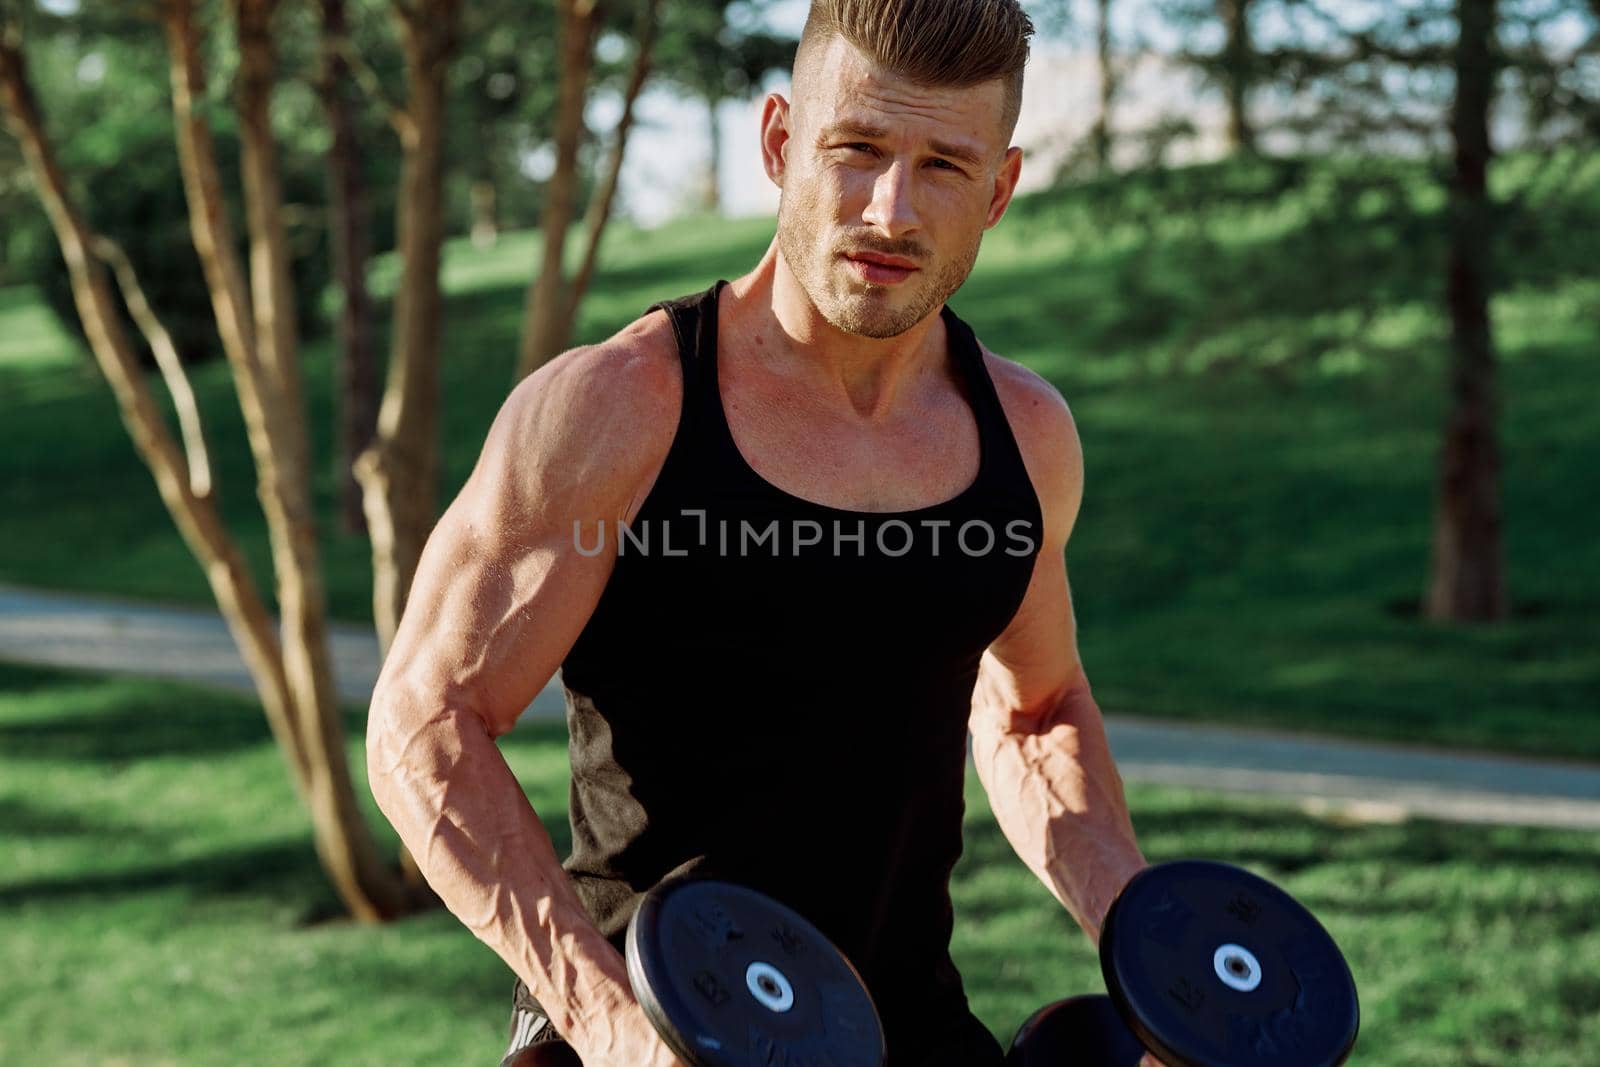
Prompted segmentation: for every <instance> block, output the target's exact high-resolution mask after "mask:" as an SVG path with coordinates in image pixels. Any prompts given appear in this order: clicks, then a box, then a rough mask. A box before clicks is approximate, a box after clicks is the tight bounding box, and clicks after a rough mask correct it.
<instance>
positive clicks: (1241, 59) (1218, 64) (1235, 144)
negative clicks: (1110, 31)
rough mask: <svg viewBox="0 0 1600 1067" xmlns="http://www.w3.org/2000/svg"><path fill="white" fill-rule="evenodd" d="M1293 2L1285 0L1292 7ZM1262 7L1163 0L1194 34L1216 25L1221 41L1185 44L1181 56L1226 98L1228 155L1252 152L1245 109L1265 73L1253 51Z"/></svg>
mask: <svg viewBox="0 0 1600 1067" xmlns="http://www.w3.org/2000/svg"><path fill="white" fill-rule="evenodd" d="M1294 3H1295V0H1286V6H1293V5H1294ZM1262 6H1263V5H1262V4H1261V3H1260V0H1165V2H1164V3H1163V5H1162V7H1163V10H1164V13H1165V15H1166V17H1167V18H1168V19H1169V20H1170V21H1172V22H1173V23H1174V24H1176V25H1177V26H1178V27H1179V28H1180V29H1182V30H1184V31H1185V32H1186V33H1187V34H1188V35H1190V36H1195V35H1197V34H1199V33H1200V32H1203V31H1207V30H1213V29H1219V28H1220V30H1221V32H1222V38H1223V40H1222V45H1221V47H1220V48H1216V49H1205V48H1201V47H1196V46H1190V47H1187V48H1186V49H1185V50H1184V51H1183V53H1182V56H1183V58H1184V59H1185V60H1186V61H1188V62H1189V63H1191V64H1193V65H1194V66H1195V67H1196V68H1198V69H1199V70H1200V72H1201V73H1202V74H1203V75H1204V76H1205V78H1206V80H1207V81H1209V82H1211V83H1212V84H1214V85H1218V86H1220V87H1221V88H1222V93H1223V97H1224V99H1225V100H1226V102H1227V108H1228V125H1227V144H1228V150H1229V152H1230V153H1240V152H1254V151H1255V150H1256V144H1257V131H1256V125H1255V122H1254V120H1253V119H1252V116H1251V112H1250V104H1251V96H1252V92H1253V90H1254V89H1255V87H1256V86H1257V85H1258V84H1259V83H1260V82H1261V81H1262V80H1263V78H1264V77H1267V76H1268V75H1267V72H1266V71H1264V70H1263V67H1262V63H1261V57H1260V55H1259V54H1258V52H1257V48H1256V41H1255V36H1254V33H1253V22H1254V20H1255V18H1256V15H1257V11H1258V9H1259V8H1260V7H1262Z"/></svg>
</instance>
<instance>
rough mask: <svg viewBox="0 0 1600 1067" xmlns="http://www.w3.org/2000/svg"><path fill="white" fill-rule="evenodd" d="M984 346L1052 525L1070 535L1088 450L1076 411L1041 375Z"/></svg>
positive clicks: (1002, 402)
mask: <svg viewBox="0 0 1600 1067" xmlns="http://www.w3.org/2000/svg"><path fill="white" fill-rule="evenodd" d="M979 347H980V349H981V350H982V352H983V360H984V367H985V369H986V370H988V372H989V378H990V380H991V381H993V382H994V388H995V392H996V393H997V394H999V397H1000V406H1001V407H1002V408H1003V409H1004V410H1005V413H1006V421H1007V422H1008V423H1010V425H1011V435H1012V436H1013V437H1014V438H1016V442H1017V448H1018V450H1019V451H1021V453H1022V461H1023V465H1024V466H1025V467H1027V470H1028V478H1029V480H1030V481H1032V482H1033V486H1034V491H1035V492H1036V493H1038V494H1039V504H1040V506H1041V507H1042V508H1043V509H1044V512H1045V520H1046V525H1047V526H1048V527H1055V528H1058V529H1062V528H1064V529H1065V530H1067V531H1070V529H1071V527H1072V524H1073V523H1074V521H1075V520H1076V517H1077V512H1078V506H1079V502H1080V501H1081V499H1082V494H1083V447H1082V444H1081V442H1080V441H1079V440H1078V427H1077V424H1076V422H1074V420H1073V418H1072V411H1071V409H1069V408H1068V407H1067V401H1066V399H1065V398H1064V397H1063V396H1062V395H1061V392H1060V391H1059V390H1058V389H1056V387H1055V386H1053V385H1051V384H1050V382H1049V381H1047V380H1046V379H1045V378H1044V377H1043V376H1042V375H1040V374H1039V373H1038V372H1036V371H1034V370H1031V369H1029V368H1028V367H1024V366H1023V365H1022V364H1020V363H1017V362H1016V361H1014V360H1009V359H1005V358H1003V357H1001V356H998V355H996V354H995V353H994V352H992V351H990V350H989V348H988V347H987V346H983V345H982V344H980V346H979ZM1063 537H1064V534H1063Z"/></svg>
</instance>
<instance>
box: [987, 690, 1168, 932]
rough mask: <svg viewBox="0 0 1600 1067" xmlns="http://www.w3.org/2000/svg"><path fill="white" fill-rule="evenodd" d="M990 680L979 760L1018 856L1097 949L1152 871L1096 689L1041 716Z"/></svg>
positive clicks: (1065, 698) (1068, 696) (1073, 694)
mask: <svg viewBox="0 0 1600 1067" xmlns="http://www.w3.org/2000/svg"><path fill="white" fill-rule="evenodd" d="M1017 704H1018V702H1017V701H1016V700H1014V699H1012V698H1011V695H1010V694H1008V693H1006V692H1005V691H1004V687H1003V686H1001V685H998V684H985V680H984V679H983V677H981V676H980V679H979V684H978V688H977V691H976V692H975V694H974V709H973V711H974V714H973V717H972V723H973V760H974V762H975V764H976V765H977V769H978V777H979V778H980V779H981V780H982V782H983V785H984V789H985V790H986V791H987V793H988V795H989V803H990V806H991V808H992V809H993V811H994V815H995V820H996V821H997V822H998V823H999V824H1000V829H1001V831H1002V832H1004V833H1005V835H1006V839H1007V840H1008V841H1010V842H1011V845H1012V847H1013V848H1014V849H1015V850H1016V852H1017V855H1018V856H1020V857H1021V859H1022V861H1023V863H1025V864H1026V865H1027V866H1028V868H1029V869H1030V870H1032V871H1033V872H1034V874H1035V875H1037V876H1038V877H1039V879H1040V880H1041V881H1042V882H1044V884H1045V885H1046V886H1047V887H1048V888H1049V889H1050V891H1051V892H1052V893H1053V894H1055V897H1056V899H1057V900H1059V901H1061V903H1062V905H1063V906H1065V907H1066V909H1067V911H1068V912H1069V913H1070V914H1071V915H1072V917H1073V918H1074V919H1075V920H1077V923H1078V925H1079V926H1081V927H1082V928H1083V930H1084V932H1085V933H1087V934H1088V935H1089V937H1090V939H1091V940H1093V941H1095V942H1096V943H1098V942H1099V940H1100V927H1101V924H1102V923H1103V922H1104V920H1105V914H1106V910H1107V909H1108V908H1109V907H1110V906H1111V901H1112V900H1113V899H1114V898H1115V897H1116V895H1117V893H1118V892H1119V891H1120V890H1121V889H1122V887H1123V886H1124V885H1125V884H1126V883H1127V881H1128V879H1129V878H1131V877H1133V875H1134V874H1135V873H1137V872H1138V871H1139V870H1140V869H1141V868H1143V867H1144V866H1145V865H1146V862H1145V859H1144V856H1143V854H1142V853H1141V852H1140V851H1139V846H1138V844H1137V842H1136V841H1135V839H1134V833H1133V824H1132V821H1131V820H1130V818H1129V816H1128V805H1127V800H1126V799H1125V798H1124V795H1123V789H1122V777H1121V775H1119V774H1118V773H1117V768H1116V765H1115V764H1114V763H1113V761H1112V759H1111V749H1110V746H1109V745H1108V744H1107V741H1106V733H1105V724H1104V722H1103V721H1102V719H1101V715H1100V709H1099V707H1098V706H1096V704H1095V702H1094V697H1093V696H1092V695H1091V693H1090V691H1089V687H1088V684H1087V683H1086V682H1085V683H1083V684H1082V685H1080V686H1078V687H1076V688H1073V689H1071V690H1069V691H1067V692H1066V693H1065V694H1064V695H1062V696H1061V697H1060V698H1058V699H1056V700H1055V701H1053V702H1052V703H1051V704H1050V705H1048V706H1046V707H1040V708H1026V707H1020V706H1017Z"/></svg>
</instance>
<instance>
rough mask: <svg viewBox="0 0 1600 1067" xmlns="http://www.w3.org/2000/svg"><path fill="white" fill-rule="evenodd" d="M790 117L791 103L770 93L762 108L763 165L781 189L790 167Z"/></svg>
mask: <svg viewBox="0 0 1600 1067" xmlns="http://www.w3.org/2000/svg"><path fill="white" fill-rule="evenodd" d="M789 117H790V110H789V101H787V100H785V99H784V98H783V97H782V96H780V95H778V94H777V93H768V94H767V100H766V103H764V104H763V105H762V106H761V163H762V166H764V167H765V168H766V170H767V177H768V178H771V179H772V184H773V185H776V186H777V187H778V188H779V189H782V188H783V175H784V171H786V170H787V169H788V167H789V137H790V134H791V132H792V131H791V130H790V128H789Z"/></svg>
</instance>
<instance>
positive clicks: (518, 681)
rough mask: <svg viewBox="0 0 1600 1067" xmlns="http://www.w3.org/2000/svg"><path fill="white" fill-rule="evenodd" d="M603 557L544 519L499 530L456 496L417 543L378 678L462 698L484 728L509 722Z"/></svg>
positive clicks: (602, 576)
mask: <svg viewBox="0 0 1600 1067" xmlns="http://www.w3.org/2000/svg"><path fill="white" fill-rule="evenodd" d="M610 568H611V560H610V558H608V557H606V556H604V555H600V556H594V557H589V556H585V555H583V554H581V553H579V552H577V551H576V550H575V547H574V537H573V532H572V530H571V528H570V527H569V528H567V529H565V530H562V529H560V528H558V527H557V526H556V525H555V524H554V523H550V524H546V525H543V526H541V527H539V528H534V529H527V530H520V531H517V532H516V533H514V534H508V533H506V532H505V531H503V530H496V529H494V528H493V526H492V524H488V523H485V522H484V521H483V518H482V513H481V510H480V509H478V508H476V507H474V502H473V501H470V500H465V499H462V500H458V501H457V502H456V504H453V505H452V506H451V508H450V510H449V511H447V512H446V513H445V515H444V517H443V518H442V519H441V520H440V522H439V525H438V526H437V527H436V528H435V530H434V533H433V535H432V536H431V537H430V538H429V540H428V544H427V547H426V548H425V549H424V551H423V555H422V560H421V563H420V564H419V566H418V568H417V574H416V578H415V580H414V581H413V583H412V586H411V592H410V594H409V596H408V598H407V608H406V612H405V616H404V618H403V619H402V621H401V624H400V628H399V632H398V633H397V634H396V635H395V640H394V645H393V647H392V648H391V649H390V652H389V656H388V659H387V660H386V661H385V664H384V675H385V681H391V680H392V681H394V682H397V683H399V684H401V685H402V686H404V687H405V688H406V689H408V690H410V691H412V692H415V693H425V694H428V695H430V696H431V697H433V699H432V700H429V701H428V703H429V704H437V703H439V698H441V697H443V698H444V699H445V701H446V702H450V703H456V704H463V705H465V706H466V707H467V708H468V709H469V710H471V711H472V712H474V713H475V714H477V715H478V717H479V718H481V719H482V720H483V721H484V724H485V727H486V728H487V729H488V730H489V732H490V733H491V734H492V735H495V736H499V735H500V734H503V733H505V732H507V731H508V730H510V729H511V727H512V725H513V724H514V723H515V722H516V719H517V717H518V716H519V715H520V714H521V713H522V711H523V709H525V708H526V707H527V706H528V705H529V704H530V703H531V702H532V701H533V699H534V697H535V696H537V695H538V693H539V691H540V690H541V689H542V688H543V687H544V685H545V683H546V682H548V681H549V680H550V678H551V676H552V675H554V674H555V672H556V669H557V668H558V667H559V666H560V664H561V661H562V660H563V659H564V658H565V657H566V654H567V651H568V650H569V649H570V648H571V647H572V645H573V643H574V642H575V641H576V640H577V638H578V635H579V633H580V632H582V629H583V626H584V624H585V623H586V622H587V621H588V618H589V616H590V615H591V614H592V613H593V611H594V606H595V604H596V603H598V602H599V599H600V594H601V592H602V591H603V590H604V588H605V584H606V581H607V580H608V578H609V577H610Z"/></svg>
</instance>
